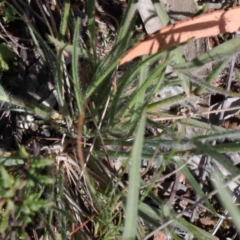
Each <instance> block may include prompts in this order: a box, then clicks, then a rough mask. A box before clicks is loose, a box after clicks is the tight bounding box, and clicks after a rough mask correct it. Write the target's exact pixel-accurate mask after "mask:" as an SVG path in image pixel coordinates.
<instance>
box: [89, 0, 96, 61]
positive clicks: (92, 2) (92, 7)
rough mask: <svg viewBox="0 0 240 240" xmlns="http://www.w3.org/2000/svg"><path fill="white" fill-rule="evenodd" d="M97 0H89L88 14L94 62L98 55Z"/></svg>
mask: <svg viewBox="0 0 240 240" xmlns="http://www.w3.org/2000/svg"><path fill="white" fill-rule="evenodd" d="M95 4H98V2H97V3H95V0H88V1H87V16H88V30H89V34H90V45H91V48H92V52H93V60H94V62H95V61H96V60H97V55H96V44H95V43H96V29H95V24H96V23H95Z"/></svg>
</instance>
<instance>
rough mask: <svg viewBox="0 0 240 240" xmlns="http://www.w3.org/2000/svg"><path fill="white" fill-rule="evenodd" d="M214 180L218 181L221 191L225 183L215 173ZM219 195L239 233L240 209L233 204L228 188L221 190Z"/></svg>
mask: <svg viewBox="0 0 240 240" xmlns="http://www.w3.org/2000/svg"><path fill="white" fill-rule="evenodd" d="M212 174H213V178H214V179H217V181H214V182H215V185H216V188H217V189H220V188H221V186H223V185H224V183H223V182H222V180H221V177H219V176H218V174H217V173H215V172H213V173H212ZM218 194H219V196H220V201H221V203H222V205H223V207H224V209H226V210H228V212H229V213H228V214H229V215H230V216H231V217H232V221H233V223H234V225H235V228H237V230H238V232H240V218H239V216H240V211H239V208H238V207H237V206H236V205H235V204H234V203H233V200H232V197H231V196H230V194H229V192H228V191H227V190H226V188H221V191H220V190H219V191H218Z"/></svg>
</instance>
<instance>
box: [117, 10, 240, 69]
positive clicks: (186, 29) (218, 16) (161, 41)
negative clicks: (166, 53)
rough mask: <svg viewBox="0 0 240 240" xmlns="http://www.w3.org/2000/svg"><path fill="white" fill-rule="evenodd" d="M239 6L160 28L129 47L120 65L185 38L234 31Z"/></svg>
mask: <svg viewBox="0 0 240 240" xmlns="http://www.w3.org/2000/svg"><path fill="white" fill-rule="evenodd" d="M239 16H240V7H234V8H230V9H228V10H218V11H214V12H210V13H205V14H202V15H200V16H198V17H194V18H190V19H187V20H184V21H181V22H178V23H176V24H172V25H169V26H167V27H164V28H162V29H161V30H159V31H158V32H156V33H155V34H152V35H149V36H148V37H146V38H145V40H143V41H142V42H140V43H138V44H137V45H136V46H134V47H133V48H131V49H130V50H129V51H128V52H127V54H126V55H125V56H124V57H123V58H122V59H121V60H120V62H119V64H120V65H122V64H124V63H126V62H128V61H131V60H133V59H134V58H136V57H140V56H143V55H145V54H147V55H151V54H154V53H156V52H158V51H160V50H161V51H162V50H165V49H167V48H169V47H171V46H173V45H176V44H179V43H183V42H186V41H187V40H189V39H191V38H193V39H199V38H205V37H210V36H213V35H218V34H220V33H225V32H230V33H232V32H235V31H237V30H239V29H240V21H239Z"/></svg>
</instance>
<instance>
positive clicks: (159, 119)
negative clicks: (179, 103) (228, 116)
mask: <svg viewBox="0 0 240 240" xmlns="http://www.w3.org/2000/svg"><path fill="white" fill-rule="evenodd" d="M233 110H240V106H238V107H230V108H224V109H217V110H211V111H205V112H202V113H195V114H193V115H192V116H190V117H196V116H201V115H206V114H211V113H220V112H227V111H233ZM185 118H189V117H188V116H169V117H159V118H154V119H152V120H153V121H163V120H178V119H185Z"/></svg>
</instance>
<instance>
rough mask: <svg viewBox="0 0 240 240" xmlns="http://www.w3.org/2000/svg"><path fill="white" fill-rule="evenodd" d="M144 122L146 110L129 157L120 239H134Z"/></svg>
mask: <svg viewBox="0 0 240 240" xmlns="http://www.w3.org/2000/svg"><path fill="white" fill-rule="evenodd" d="M145 124H146V112H145V111H144V112H143V114H142V116H141V119H140V122H139V125H138V127H137V131H136V136H135V141H134V144H133V150H132V153H131V158H130V159H129V160H130V162H129V185H128V195H127V206H126V218H125V223H124V231H123V237H122V239H135V237H136V233H137V222H138V200H139V188H140V179H141V178H140V164H141V155H142V147H143V141H144V132H145Z"/></svg>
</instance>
